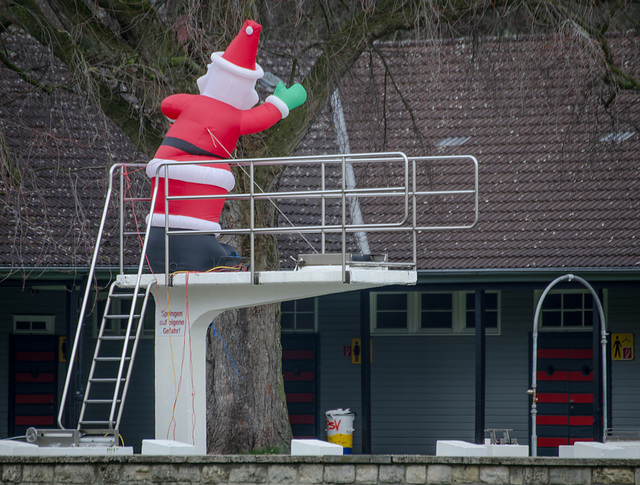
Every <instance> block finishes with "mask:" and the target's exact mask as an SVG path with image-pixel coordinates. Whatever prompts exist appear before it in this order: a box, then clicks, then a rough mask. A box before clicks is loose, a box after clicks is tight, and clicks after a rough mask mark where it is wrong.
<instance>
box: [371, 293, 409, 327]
mask: <svg viewBox="0 0 640 485" xmlns="http://www.w3.org/2000/svg"><path fill="white" fill-rule="evenodd" d="M408 301H409V295H408V294H407V293H379V294H377V295H376V299H375V302H376V322H377V328H379V329H394V330H401V329H406V328H407V322H408V320H407V316H408V314H409V303H408Z"/></svg>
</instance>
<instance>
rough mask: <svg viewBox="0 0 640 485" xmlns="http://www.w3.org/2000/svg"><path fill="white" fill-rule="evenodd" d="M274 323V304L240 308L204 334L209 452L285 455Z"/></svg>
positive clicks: (276, 318) (286, 443)
mask: <svg viewBox="0 0 640 485" xmlns="http://www.w3.org/2000/svg"><path fill="white" fill-rule="evenodd" d="M279 320H280V305H278V304H274V305H263V306H260V307H252V308H241V309H239V310H233V311H228V312H225V313H224V314H222V315H220V316H219V317H218V318H217V319H216V320H215V327H214V328H215V330H212V331H210V332H209V333H208V334H207V344H208V358H207V365H208V370H207V372H208V375H207V378H208V379H207V382H208V383H209V385H208V389H207V396H208V407H207V424H208V435H207V450H208V452H209V453H215V454H218V453H250V452H254V453H287V452H288V451H289V446H290V442H291V427H290V426H289V418H288V413H287V406H286V402H285V399H284V388H283V380H282V369H281V358H280V356H281V352H280V328H279V325H277V324H276V325H274V322H279ZM223 338H224V342H223V340H222V339H223ZM225 342H226V346H225ZM231 359H233V361H232V360H231ZM234 363H235V366H234ZM236 370H237V372H236Z"/></svg>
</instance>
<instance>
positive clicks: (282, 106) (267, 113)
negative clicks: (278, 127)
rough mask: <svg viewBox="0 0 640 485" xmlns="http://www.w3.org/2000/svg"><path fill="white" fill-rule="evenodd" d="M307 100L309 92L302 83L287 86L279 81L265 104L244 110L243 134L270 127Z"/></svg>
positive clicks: (241, 128)
mask: <svg viewBox="0 0 640 485" xmlns="http://www.w3.org/2000/svg"><path fill="white" fill-rule="evenodd" d="M306 100H307V92H306V91H305V89H304V88H303V87H302V85H301V84H294V85H293V86H291V87H290V88H286V87H285V85H284V84H283V83H278V85H277V86H276V90H275V91H274V93H273V94H272V95H271V96H269V97H268V98H267V100H266V101H265V103H264V104H261V105H260V106H258V107H256V108H252V109H250V110H246V111H243V112H242V123H241V127H240V131H241V134H242V135H247V134H249V133H258V132H259V131H263V130H266V129H267V128H270V127H271V126H273V125H274V124H275V123H276V122H277V121H279V120H280V119H281V118H286V117H287V116H288V115H289V111H290V110H292V109H294V108H297V107H298V106H300V105H301V104H302V103H304V102H305V101H306Z"/></svg>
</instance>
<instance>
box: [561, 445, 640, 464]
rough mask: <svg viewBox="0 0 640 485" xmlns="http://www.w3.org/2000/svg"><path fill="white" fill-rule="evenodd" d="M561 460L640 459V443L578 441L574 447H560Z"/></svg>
mask: <svg viewBox="0 0 640 485" xmlns="http://www.w3.org/2000/svg"><path fill="white" fill-rule="evenodd" d="M558 453H559V456H560V458H587V459H594V458H621V459H625V458H628V459H636V460H637V459H640V441H616V442H610V443H598V442H592V441H578V442H576V443H574V444H573V445H572V446H559V447H558Z"/></svg>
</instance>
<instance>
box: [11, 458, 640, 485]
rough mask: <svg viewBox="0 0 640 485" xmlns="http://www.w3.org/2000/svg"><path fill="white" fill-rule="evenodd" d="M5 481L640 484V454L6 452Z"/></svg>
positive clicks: (102, 484) (33, 484)
mask: <svg viewBox="0 0 640 485" xmlns="http://www.w3.org/2000/svg"><path fill="white" fill-rule="evenodd" d="M0 469H1V474H0V484H2V485H4V484H6V485H17V484H25V485H26V484H29V485H43V484H56V485H58V484H79V483H82V484H91V485H111V484H126V485H137V484H192V483H196V484H217V485H252V484H265V485H266V484H278V485H293V484H300V485H323V484H327V485H349V484H355V485H395V484H401V485H419V484H420V485H422V484H425V485H426V484H428V485H449V484H492V485H520V484H522V485H600V484H619V485H626V484H633V485H640V460H567V459H559V458H535V459H534V458H440V457H435V456H381V455H371V456H369V455H367V456H357V455H354V456H332V457H328V456H327V457H293V456H282V455H258V456H235V455H234V456H192V457H158V456H154V457H149V456H138V455H135V456H125V457H115V456H111V457H109V456H105V457H26V456H20V457H9V456H3V457H0Z"/></svg>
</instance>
